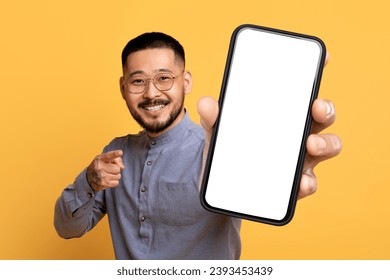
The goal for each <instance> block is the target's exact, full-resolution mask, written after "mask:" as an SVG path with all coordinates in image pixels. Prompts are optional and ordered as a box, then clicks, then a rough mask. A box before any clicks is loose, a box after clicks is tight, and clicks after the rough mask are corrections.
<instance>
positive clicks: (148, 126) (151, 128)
mask: <svg viewBox="0 0 390 280" xmlns="http://www.w3.org/2000/svg"><path fill="white" fill-rule="evenodd" d="M160 104H164V105H168V104H171V102H170V103H168V104H167V101H165V100H162V99H156V100H153V101H144V102H142V103H140V104H139V105H138V108H140V109H141V110H143V109H142V107H143V106H146V105H148V106H153V105H160ZM183 106H184V98H182V100H181V101H180V103H179V104H178V106H175V107H174V108H173V109H172V111H171V112H170V114H169V117H168V119H166V120H164V121H161V122H160V121H157V120H154V121H151V122H146V121H145V120H144V119H143V118H142V116H141V115H140V114H138V112H137V111H136V110H129V111H130V114H131V115H132V116H133V118H134V119H135V120H136V121H137V123H138V124H139V125H140V126H141V127H142V128H144V129H145V130H146V131H147V132H150V133H159V132H162V131H164V130H165V129H167V128H168V127H169V126H170V125H171V124H172V123H173V122H174V121H175V120H176V119H177V117H178V116H179V115H180V113H181V111H182V110H183ZM156 118H157V117H156Z"/></svg>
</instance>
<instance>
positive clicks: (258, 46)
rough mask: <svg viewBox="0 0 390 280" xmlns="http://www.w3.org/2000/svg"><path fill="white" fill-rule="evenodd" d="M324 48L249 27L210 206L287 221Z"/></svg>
mask: <svg viewBox="0 0 390 280" xmlns="http://www.w3.org/2000/svg"><path fill="white" fill-rule="evenodd" d="M320 55H321V47H320V45H319V44H318V43H317V42H316V41H314V40H304V39H300V38H296V37H292V36H287V35H278V34H274V33H270V32H263V31H259V30H255V29H251V28H245V29H242V30H241V31H240V33H238V35H237V41H236V45H235V51H234V54H233V58H232V62H231V70H230V76H229V79H228V83H227V87H226V92H225V99H224V105H223V111H222V115H221V121H220V126H219V131H218V137H217V142H216V145H215V150H214V156H213V161H212V165H211V169H210V174H209V179H208V185H207V191H206V195H205V200H206V202H207V203H208V204H209V205H211V206H212V207H215V208H220V209H226V210H230V211H233V212H237V213H242V214H247V215H253V216H259V217H265V218H269V219H273V220H282V219H283V218H284V217H285V215H286V212H287V208H288V203H289V199H290V195H291V190H292V187H293V180H294V175H295V170H296V167H297V160H298V156H299V150H300V147H301V142H302V137H303V132H304V127H305V122H306V117H307V113H308V108H309V104H310V99H311V94H312V89H313V84H314V81H315V76H316V72H317V68H318V64H319V60H320Z"/></svg>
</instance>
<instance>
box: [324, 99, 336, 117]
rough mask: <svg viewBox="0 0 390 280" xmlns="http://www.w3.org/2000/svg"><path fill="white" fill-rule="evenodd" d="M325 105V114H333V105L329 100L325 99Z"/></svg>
mask: <svg viewBox="0 0 390 280" xmlns="http://www.w3.org/2000/svg"><path fill="white" fill-rule="evenodd" d="M325 106H326V116H327V117H329V116H331V115H333V111H334V109H333V106H332V104H330V103H329V102H327V101H325Z"/></svg>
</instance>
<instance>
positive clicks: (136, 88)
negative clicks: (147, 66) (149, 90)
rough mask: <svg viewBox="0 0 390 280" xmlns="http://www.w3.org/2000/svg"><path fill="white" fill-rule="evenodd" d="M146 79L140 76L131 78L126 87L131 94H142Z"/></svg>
mask: <svg viewBox="0 0 390 280" xmlns="http://www.w3.org/2000/svg"><path fill="white" fill-rule="evenodd" d="M146 83H147V81H146V79H145V78H144V77H142V76H132V77H130V78H129V80H128V81H127V86H128V88H129V91H130V92H131V93H142V92H144V91H145V87H146Z"/></svg>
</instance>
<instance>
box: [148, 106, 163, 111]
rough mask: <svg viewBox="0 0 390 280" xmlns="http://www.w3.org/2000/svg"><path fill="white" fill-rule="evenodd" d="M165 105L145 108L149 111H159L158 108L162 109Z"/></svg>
mask: <svg viewBox="0 0 390 280" xmlns="http://www.w3.org/2000/svg"><path fill="white" fill-rule="evenodd" d="M164 107H165V105H156V106H152V107H144V109H145V110H148V111H157V110H160V109H162V108H164Z"/></svg>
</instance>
